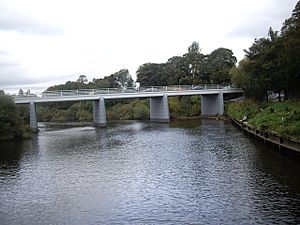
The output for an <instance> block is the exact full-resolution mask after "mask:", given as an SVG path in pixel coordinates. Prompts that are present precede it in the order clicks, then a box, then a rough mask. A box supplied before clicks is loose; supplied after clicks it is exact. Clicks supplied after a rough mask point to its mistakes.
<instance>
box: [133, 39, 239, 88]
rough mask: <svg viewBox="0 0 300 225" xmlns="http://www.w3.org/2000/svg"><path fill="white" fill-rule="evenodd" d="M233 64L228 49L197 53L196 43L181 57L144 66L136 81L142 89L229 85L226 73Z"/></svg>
mask: <svg viewBox="0 0 300 225" xmlns="http://www.w3.org/2000/svg"><path fill="white" fill-rule="evenodd" d="M236 62H237V60H236V58H235V56H234V55H233V52H232V51H231V50H230V49H226V48H218V49H216V50H214V51H213V52H212V53H211V54H208V55H204V54H202V53H201V49H200V47H199V43H198V42H193V43H192V44H191V45H190V46H189V47H188V52H187V53H185V54H184V55H182V56H173V57H172V58H170V59H169V60H168V61H167V62H166V63H145V64H143V65H141V66H140V67H139V69H138V70H137V81H138V82H140V83H141V85H143V86H150V85H178V84H200V83H217V84H228V83H229V82H230V76H229V71H230V69H231V68H232V67H235V63H236Z"/></svg>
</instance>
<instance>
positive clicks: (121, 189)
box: [0, 119, 300, 224]
mask: <svg viewBox="0 0 300 225" xmlns="http://www.w3.org/2000/svg"><path fill="white" fill-rule="evenodd" d="M39 125H40V132H39V133H38V134H37V135H36V136H34V137H33V138H32V139H30V140H25V141H17V142H16V141H15V142H4V143H1V148H0V149H1V150H0V223H1V224H257V223H259V224H274V223H276V224H287V223H288V224H299V223H300V159H299V158H295V157H291V156H288V155H285V154H282V153H280V152H278V151H275V150H274V149H271V148H270V147H265V146H263V145H262V144H261V143H259V142H256V141H255V140H252V139H250V138H249V137H248V136H246V135H245V134H244V133H243V132H242V131H240V130H238V129H237V128H236V127H234V126H233V125H231V124H230V123H229V122H224V121H214V120H205V119H203V120H196V121H195V120H191V121H177V122H171V123H169V124H157V123H150V122H143V121H124V122H115V123H110V124H109V126H108V127H107V128H106V129H95V128H93V127H92V126H89V125H85V126H76V125H74V124H66V125H57V124H47V123H40V124H39Z"/></svg>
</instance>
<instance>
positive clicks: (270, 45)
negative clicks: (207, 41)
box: [230, 1, 300, 101]
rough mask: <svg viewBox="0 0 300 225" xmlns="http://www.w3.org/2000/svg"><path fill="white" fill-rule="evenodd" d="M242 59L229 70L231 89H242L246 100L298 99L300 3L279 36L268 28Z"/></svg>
mask: <svg viewBox="0 0 300 225" xmlns="http://www.w3.org/2000/svg"><path fill="white" fill-rule="evenodd" d="M245 53H246V57H245V59H244V60H243V61H242V62H241V63H240V64H239V67H238V68H237V69H232V70H231V71H230V74H231V81H232V83H233V84H234V85H235V86H239V87H242V88H244V90H245V91H246V95H247V96H248V97H254V98H256V99H258V100H265V99H267V97H268V95H267V93H268V92H269V91H273V92H275V93H278V97H279V101H281V93H282V92H284V97H285V99H288V98H291V99H293V98H300V89H299V86H300V63H299V62H300V1H298V3H297V4H296V7H295V9H294V10H293V13H292V16H291V18H289V19H287V20H286V21H285V22H284V24H283V27H282V29H281V33H280V34H279V32H277V31H273V29H272V28H270V29H269V32H268V36H267V37H263V38H259V39H255V40H254V43H253V44H252V46H251V47H250V48H249V49H248V50H245Z"/></svg>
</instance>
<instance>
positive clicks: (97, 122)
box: [93, 97, 107, 127]
mask: <svg viewBox="0 0 300 225" xmlns="http://www.w3.org/2000/svg"><path fill="white" fill-rule="evenodd" d="M93 119H94V126H95V127H106V125H107V124H106V111H105V103H104V99H103V97H100V99H99V100H96V101H94V102H93Z"/></svg>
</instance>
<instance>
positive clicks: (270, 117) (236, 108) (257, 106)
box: [227, 100, 300, 141]
mask: <svg viewBox="0 0 300 225" xmlns="http://www.w3.org/2000/svg"><path fill="white" fill-rule="evenodd" d="M227 114H228V115H229V116H231V117H232V118H234V119H236V120H245V121H247V122H248V123H249V124H250V125H252V126H254V127H255V128H256V129H258V130H263V131H269V132H275V133H278V134H279V135H281V136H283V137H292V138H294V139H296V140H298V141H300V101H285V102H264V103H263V102H258V101H254V100H244V101H241V102H235V103H231V104H229V105H228V109H227Z"/></svg>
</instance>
